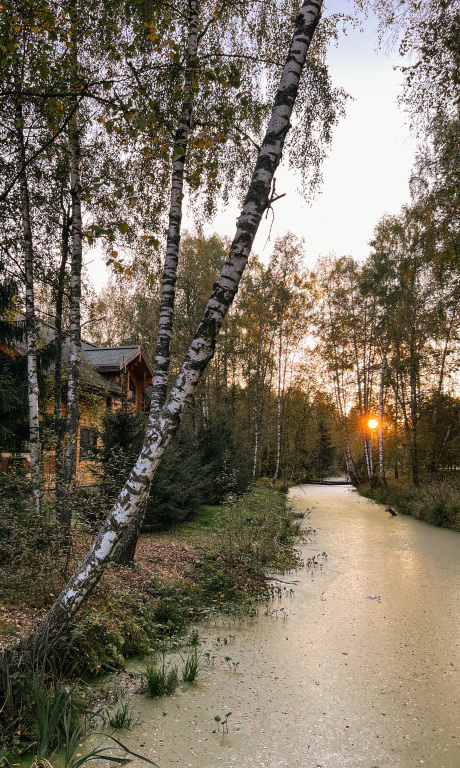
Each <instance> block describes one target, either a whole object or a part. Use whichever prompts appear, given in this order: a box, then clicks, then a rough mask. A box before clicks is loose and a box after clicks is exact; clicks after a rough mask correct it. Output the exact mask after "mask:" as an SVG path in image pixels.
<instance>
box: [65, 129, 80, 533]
mask: <svg viewBox="0 0 460 768" xmlns="http://www.w3.org/2000/svg"><path fill="white" fill-rule="evenodd" d="M69 154H70V193H71V199H72V260H71V271H70V300H69V363H68V380H67V421H66V439H65V454H64V472H63V475H64V477H63V485H64V488H63V489H62V491H63V492H62V494H59V496H60V500H61V503H60V504H59V518H60V521H61V523H62V525H63V526H64V527H65V528H67V529H68V528H70V522H71V506H70V504H69V495H70V493H71V491H72V486H73V484H74V483H75V477H76V472H77V441H78V425H79V383H80V366H81V307H80V305H81V269H82V256H83V242H82V213H81V179H80V137H79V133H78V126H77V123H76V117H75V118H74V120H73V123H72V125H71V127H70V131H69Z"/></svg>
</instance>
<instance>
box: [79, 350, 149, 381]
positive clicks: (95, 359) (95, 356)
mask: <svg viewBox="0 0 460 768" xmlns="http://www.w3.org/2000/svg"><path fill="white" fill-rule="evenodd" d="M83 355H84V357H85V358H86V359H87V360H89V362H90V363H91V364H92V365H94V366H95V368H97V369H98V371H100V372H101V373H111V372H118V371H121V370H123V368H125V367H126V366H127V365H129V363H131V362H132V361H133V360H135V359H136V357H138V356H139V355H141V357H142V358H143V361H144V362H145V364H146V365H147V368H148V369H149V371H150V374H151V375H153V371H152V366H151V365H150V363H149V361H148V360H147V358H146V357H145V354H144V352H143V351H142V347H140V346H139V345H135V346H126V347H95V346H91V348H89V347H87V348H85V350H84V351H83Z"/></svg>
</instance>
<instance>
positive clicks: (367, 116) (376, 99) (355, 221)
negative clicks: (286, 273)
mask: <svg viewBox="0 0 460 768" xmlns="http://www.w3.org/2000/svg"><path fill="white" fill-rule="evenodd" d="M331 10H336V11H341V12H343V13H347V12H349V13H350V14H351V15H352V14H353V13H354V11H353V2H352V0H331V2H329V3H328V12H329V13H330V12H331ZM375 29H376V21H375V19H373V18H369V19H367V20H365V21H364V22H363V29H362V31H359V30H358V29H349V31H348V34H347V36H344V35H342V34H341V35H340V38H339V42H338V45H337V47H332V48H331V50H330V56H329V65H330V71H331V76H332V80H333V83H334V85H336V86H342V87H343V88H344V89H345V90H346V91H347V92H348V93H349V94H350V95H351V96H352V97H353V98H354V101H352V100H349V101H348V103H347V109H346V117H345V118H343V119H342V120H341V121H340V123H339V124H338V126H336V128H335V132H334V138H333V144H332V148H331V151H330V154H329V157H328V158H327V160H326V161H325V163H324V165H323V178H324V181H323V185H322V188H321V192H320V194H318V195H317V196H316V198H315V199H314V201H313V203H311V204H307V203H305V202H304V200H303V198H302V196H301V195H300V193H299V192H298V191H297V189H298V187H299V183H298V180H297V179H296V178H295V175H294V174H293V173H292V172H290V171H289V170H288V169H286V167H280V169H279V170H278V172H277V185H276V191H277V193H278V194H281V193H282V192H286V193H287V194H286V197H283V198H282V199H281V200H279V201H278V202H276V203H275V206H274V208H275V220H274V224H273V228H272V232H271V242H269V243H267V237H268V232H269V226H270V223H271V218H272V217H271V214H269V217H268V220H265V219H264V221H263V223H262V225H261V226H260V229H259V232H258V234H257V237H256V240H255V244H254V251H255V252H256V253H258V254H259V255H260V256H261V257H262V258H263V259H264V260H265V259H266V258H267V259H268V256H269V254H270V252H271V247H272V246H271V243H273V241H274V239H275V238H276V237H277V236H281V235H283V234H285V233H286V232H287V231H288V230H290V231H291V232H294V233H295V234H296V235H298V236H299V237H303V238H304V240H305V257H306V258H305V264H306V266H308V267H310V268H311V267H313V266H314V264H315V262H316V259H317V258H318V256H319V255H320V254H327V253H329V252H331V251H335V253H336V254H337V255H345V254H347V255H348V254H349V255H352V256H354V257H355V258H357V259H360V260H361V259H364V258H366V256H367V255H368V253H369V245H368V243H369V240H370V239H371V237H372V233H373V229H374V227H375V225H376V224H377V222H378V220H379V219H380V218H381V216H382V215H383V214H384V213H397V212H398V211H399V209H400V208H401V206H402V205H403V204H404V203H407V202H409V199H410V198H409V185H408V180H409V175H410V172H411V168H412V166H413V161H414V153H415V139H414V138H413V137H412V136H411V135H410V132H409V128H408V126H407V117H406V115H405V114H404V113H403V111H402V109H400V108H399V107H398V105H397V98H398V94H399V93H400V91H401V87H400V86H401V79H402V78H401V74H400V73H399V72H397V71H394V66H395V65H396V64H398V63H399V60H398V56H397V53H392V54H390V55H384V54H383V53H377V52H376V51H375V48H376V33H375ZM238 213H239V208H238V206H237V205H236V203H230V205H229V206H228V207H227V208H226V209H225V210H222V211H221V212H219V214H218V215H217V216H216V217H215V219H214V220H213V221H212V222H210V223H209V224H208V225H207V226H206V227H205V233H206V234H211V233H212V232H218V233H219V234H220V235H226V236H228V237H230V238H232V237H233V235H234V233H235V222H236V219H237V216H238ZM187 226H188V227H192V226H193V225H192V223H191V219H190V217H189V216H187V214H186V216H185V227H187ZM91 259H93V263H92V264H91V265H90V266H89V271H90V275H91V278H92V280H93V282H94V284H95V287H96V288H99V287H100V286H101V285H102V284H103V283H104V282H105V281H106V279H107V270H106V268H105V265H104V263H103V260H102V259H99V258H98V257H97V256H96V255H95V250H94V249H93V250H92V251H91V252H90V254H89V255H88V261H90V260H91Z"/></svg>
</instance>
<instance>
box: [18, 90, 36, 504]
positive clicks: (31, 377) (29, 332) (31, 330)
mask: <svg viewBox="0 0 460 768" xmlns="http://www.w3.org/2000/svg"><path fill="white" fill-rule="evenodd" d="M16 137H17V146H18V162H19V166H20V167H23V168H24V170H23V171H22V173H21V174H20V176H19V189H20V199H21V225H22V237H23V248H24V280H25V299H26V302H25V319H26V344H27V395H28V405H29V451H30V475H31V480H32V489H33V490H32V492H33V499H34V510H35V513H36V514H37V515H39V514H40V511H41V497H42V467H41V460H40V458H41V457H40V454H41V451H40V421H39V410H38V375H37V323H36V317H35V293H34V247H33V240H32V226H31V221H30V201H29V187H28V183H27V175H26V170H25V159H26V153H25V144H24V120H23V114H22V107H21V104H18V105H17V108H16Z"/></svg>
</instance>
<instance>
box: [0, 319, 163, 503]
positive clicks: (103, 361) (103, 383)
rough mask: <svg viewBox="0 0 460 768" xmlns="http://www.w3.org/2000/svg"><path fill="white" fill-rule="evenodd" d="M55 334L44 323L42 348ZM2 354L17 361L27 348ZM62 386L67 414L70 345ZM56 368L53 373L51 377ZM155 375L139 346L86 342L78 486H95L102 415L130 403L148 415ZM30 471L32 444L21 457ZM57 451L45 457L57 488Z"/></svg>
mask: <svg viewBox="0 0 460 768" xmlns="http://www.w3.org/2000/svg"><path fill="white" fill-rule="evenodd" d="M53 331H54V329H53V328H52V326H50V325H47V324H46V323H41V324H40V339H41V341H40V344H41V346H45V345H46V344H49V343H50V341H52V340H53V338H54V335H53ZM0 349H1V351H2V352H4V353H6V354H9V355H12V356H17V355H23V354H25V352H26V349H25V344H17V343H15V344H14V346H13V347H11V345H10V346H6V345H3V344H2V345H0ZM62 357H63V379H64V381H63V387H62V401H61V412H62V416H63V417H65V416H66V414H67V403H66V394H67V393H66V382H65V379H66V368H67V365H66V361H67V360H68V357H69V345H68V342H67V343H66V344H65V345H64V350H63V355H62ZM52 376H53V368H52V367H51V369H50V377H52ZM152 378H153V370H152V367H151V365H150V362H149V360H148V359H147V357H146V355H145V353H144V351H143V350H142V348H141V347H140V346H139V345H137V344H136V345H129V346H120V347H99V346H97V345H96V344H92V343H91V342H88V341H82V361H81V369H80V426H79V433H78V443H77V482H78V484H79V485H83V486H88V485H92V484H94V474H93V472H92V468H93V466H94V449H95V448H96V445H97V433H98V427H99V424H100V419H101V416H102V414H103V412H104V410H105V409H106V408H119V407H121V405H122V402H123V400H127V401H128V402H129V403H131V404H132V406H133V407H134V408H135V410H136V411H143V412H145V413H147V412H148V409H149V406H150V398H149V393H150V391H151V385H152ZM53 408H54V404H53V403H52V402H51V403H49V405H48V407H47V408H46V411H45V413H44V414H43V418H45V419H47V420H48V419H50V418H51V416H52V412H53ZM21 456H22V459H23V462H24V464H25V465H26V466H28V465H30V457H29V455H28V445H27V444H25V445H24V446H23V451H22V453H21ZM54 458H55V451H54V450H48V451H45V452H44V470H45V478H46V484H47V486H48V487H49V488H52V487H53V486H54V474H55V461H54ZM11 459H12V454H11V452H10V451H3V452H2V454H1V465H2V468H3V469H6V468H7V467H8V464H9V463H10V461H11Z"/></svg>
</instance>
